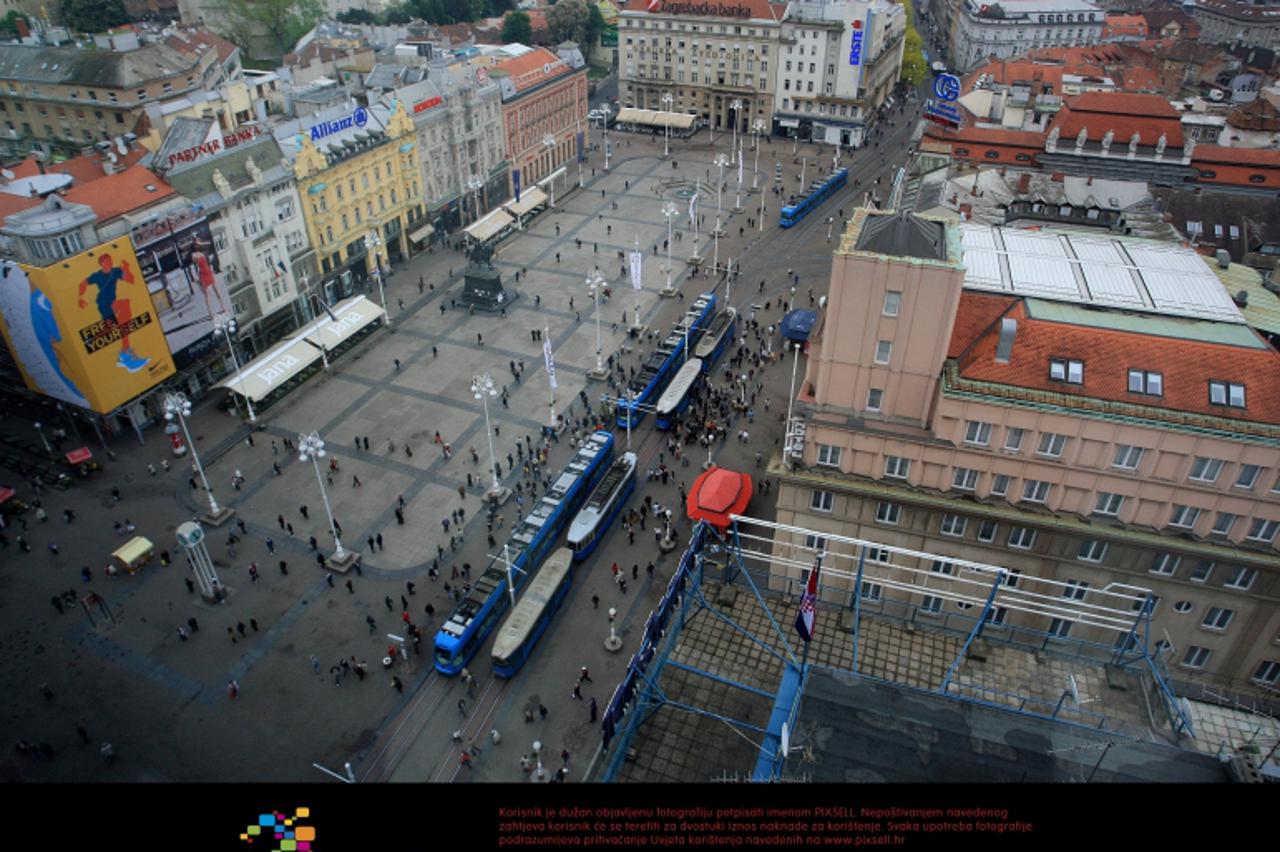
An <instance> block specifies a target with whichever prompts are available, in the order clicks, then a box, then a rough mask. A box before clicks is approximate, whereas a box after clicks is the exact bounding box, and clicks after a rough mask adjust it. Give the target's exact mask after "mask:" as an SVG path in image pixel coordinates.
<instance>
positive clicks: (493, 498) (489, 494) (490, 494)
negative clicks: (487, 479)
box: [484, 487, 511, 509]
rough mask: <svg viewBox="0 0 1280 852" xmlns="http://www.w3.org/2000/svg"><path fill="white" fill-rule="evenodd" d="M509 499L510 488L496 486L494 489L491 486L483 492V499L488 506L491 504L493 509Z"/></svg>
mask: <svg viewBox="0 0 1280 852" xmlns="http://www.w3.org/2000/svg"><path fill="white" fill-rule="evenodd" d="M510 499H511V489H510V488H505V487H504V488H498V489H496V490H495V489H493V488H490V489H489V490H488V491H486V492H484V501H485V502H486V503H488V504H489V505H490V506H493V507H494V508H495V509H496V508H498V507H499V506H501V505H502V504H503V503H506V502H507V501H508V500H510Z"/></svg>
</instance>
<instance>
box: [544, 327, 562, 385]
mask: <svg viewBox="0 0 1280 852" xmlns="http://www.w3.org/2000/svg"><path fill="white" fill-rule="evenodd" d="M542 357H543V360H545V361H546V362H547V381H548V382H550V383H551V389H552V390H555V389H556V388H557V387H558V385H557V384H556V359H555V356H554V355H552V354H551V341H550V340H546V339H544V340H543V341H542Z"/></svg>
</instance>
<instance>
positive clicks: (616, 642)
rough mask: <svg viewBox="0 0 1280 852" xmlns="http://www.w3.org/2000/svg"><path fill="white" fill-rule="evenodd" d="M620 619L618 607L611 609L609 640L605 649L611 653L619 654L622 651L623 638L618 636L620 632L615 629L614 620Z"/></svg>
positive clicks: (605, 643)
mask: <svg viewBox="0 0 1280 852" xmlns="http://www.w3.org/2000/svg"><path fill="white" fill-rule="evenodd" d="M617 617H618V608H617V607H616V606H611V607H609V638H608V639H606V640H604V649H605V650H606V651H608V652H610V653H617V652H618V651H619V650H621V649H622V638H621V637H619V636H618V630H617V628H615V627H614V625H613V622H614V619H616V618H617Z"/></svg>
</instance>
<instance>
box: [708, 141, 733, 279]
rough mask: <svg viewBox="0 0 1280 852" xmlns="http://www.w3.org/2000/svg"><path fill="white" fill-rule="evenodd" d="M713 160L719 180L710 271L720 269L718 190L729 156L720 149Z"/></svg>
mask: <svg viewBox="0 0 1280 852" xmlns="http://www.w3.org/2000/svg"><path fill="white" fill-rule="evenodd" d="M713 162H714V164H715V165H716V166H718V167H719V168H720V179H719V181H717V182H716V229H715V230H714V231H712V232H711V236H712V237H713V238H714V239H715V248H714V250H713V260H712V262H711V271H712V272H719V271H720V235H721V234H722V233H723V232H724V229H723V228H721V227H720V211H721V209H722V208H721V206H720V202H721V194H720V190H721V189H722V188H723V186H724V167H725V166H727V165H729V158H728V157H727V156H725V154H724V152H723V151H721V152H720V153H719V154H716V158H715V160H714V161H713Z"/></svg>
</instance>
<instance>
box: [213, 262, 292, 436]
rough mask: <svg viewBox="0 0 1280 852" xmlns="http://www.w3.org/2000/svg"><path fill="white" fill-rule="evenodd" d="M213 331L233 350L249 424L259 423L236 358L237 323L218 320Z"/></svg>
mask: <svg viewBox="0 0 1280 852" xmlns="http://www.w3.org/2000/svg"><path fill="white" fill-rule="evenodd" d="M303 280H305V277H304V279H303ZM213 330H214V331H216V332H218V333H219V334H221V335H222V336H223V337H224V338H226V340H227V348H228V349H230V350H231V363H232V365H233V366H235V368H236V375H237V376H239V378H240V382H239V384H240V395H241V396H243V397H244V404H245V406H246V407H247V408H248V409H249V422H250V423H257V422H258V417H257V415H255V414H254V413H253V400H251V399H249V395H248V394H246V393H245V392H244V376H242V375H240V359H239V358H237V357H236V344H235V341H233V340H232V338H233V337H234V336H235V333H236V321H235V320H234V319H231V318H229V317H228V318H227V319H225V320H217V321H215V322H214V324H213ZM233 398H234V397H233ZM236 408H237V409H239V403H237V404H236Z"/></svg>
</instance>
